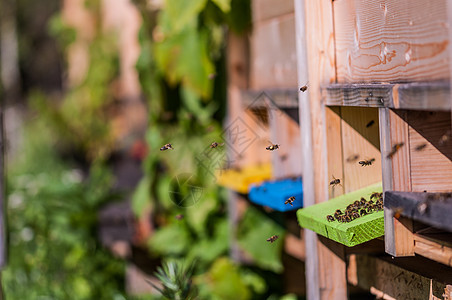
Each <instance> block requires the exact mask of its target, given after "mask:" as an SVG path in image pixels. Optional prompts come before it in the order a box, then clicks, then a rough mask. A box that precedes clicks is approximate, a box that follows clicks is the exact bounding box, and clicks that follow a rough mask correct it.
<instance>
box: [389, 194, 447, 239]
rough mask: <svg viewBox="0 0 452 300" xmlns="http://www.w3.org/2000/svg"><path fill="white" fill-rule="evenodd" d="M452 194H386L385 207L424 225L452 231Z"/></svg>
mask: <svg viewBox="0 0 452 300" xmlns="http://www.w3.org/2000/svg"><path fill="white" fill-rule="evenodd" d="M451 195H452V193H422V192H421V193H415V192H396V191H389V192H386V193H385V207H387V208H389V209H392V210H397V211H398V213H399V214H401V215H403V216H406V217H408V218H410V219H414V220H416V221H420V222H422V223H424V224H427V225H430V226H434V227H437V228H442V229H444V230H449V231H452V218H450V216H452V196H451Z"/></svg>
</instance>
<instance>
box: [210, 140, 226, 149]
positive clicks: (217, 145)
mask: <svg viewBox="0 0 452 300" xmlns="http://www.w3.org/2000/svg"><path fill="white" fill-rule="evenodd" d="M223 145H224V143H221V144H218V143H217V142H213V143H212V144H210V148H212V149H213V148H217V147H221V146H223Z"/></svg>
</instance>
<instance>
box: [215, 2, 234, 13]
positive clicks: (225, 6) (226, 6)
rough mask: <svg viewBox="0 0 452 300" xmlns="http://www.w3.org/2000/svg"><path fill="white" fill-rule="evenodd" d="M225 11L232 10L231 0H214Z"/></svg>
mask: <svg viewBox="0 0 452 300" xmlns="http://www.w3.org/2000/svg"><path fill="white" fill-rule="evenodd" d="M212 2H213V3H215V4H216V5H217V6H218V7H219V8H220V9H221V10H222V11H223V12H224V13H228V12H229V11H230V10H231V0H212Z"/></svg>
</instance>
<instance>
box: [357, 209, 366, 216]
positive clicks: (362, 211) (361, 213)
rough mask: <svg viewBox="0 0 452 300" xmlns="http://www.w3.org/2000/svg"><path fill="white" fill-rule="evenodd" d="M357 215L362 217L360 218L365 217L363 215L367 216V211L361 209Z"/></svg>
mask: <svg viewBox="0 0 452 300" xmlns="http://www.w3.org/2000/svg"><path fill="white" fill-rule="evenodd" d="M359 215H360V216H361V217H362V216H365V215H367V211H366V210H365V209H364V208H363V209H361V210H360V211H359Z"/></svg>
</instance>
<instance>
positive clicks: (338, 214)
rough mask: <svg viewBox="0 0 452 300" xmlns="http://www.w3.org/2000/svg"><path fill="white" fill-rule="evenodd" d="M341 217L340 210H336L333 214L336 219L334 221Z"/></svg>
mask: <svg viewBox="0 0 452 300" xmlns="http://www.w3.org/2000/svg"><path fill="white" fill-rule="evenodd" d="M341 215H342V211H341V210H340V209H338V210H336V211H335V212H334V217H335V218H336V220H337V219H338V218H339V216H341Z"/></svg>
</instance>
